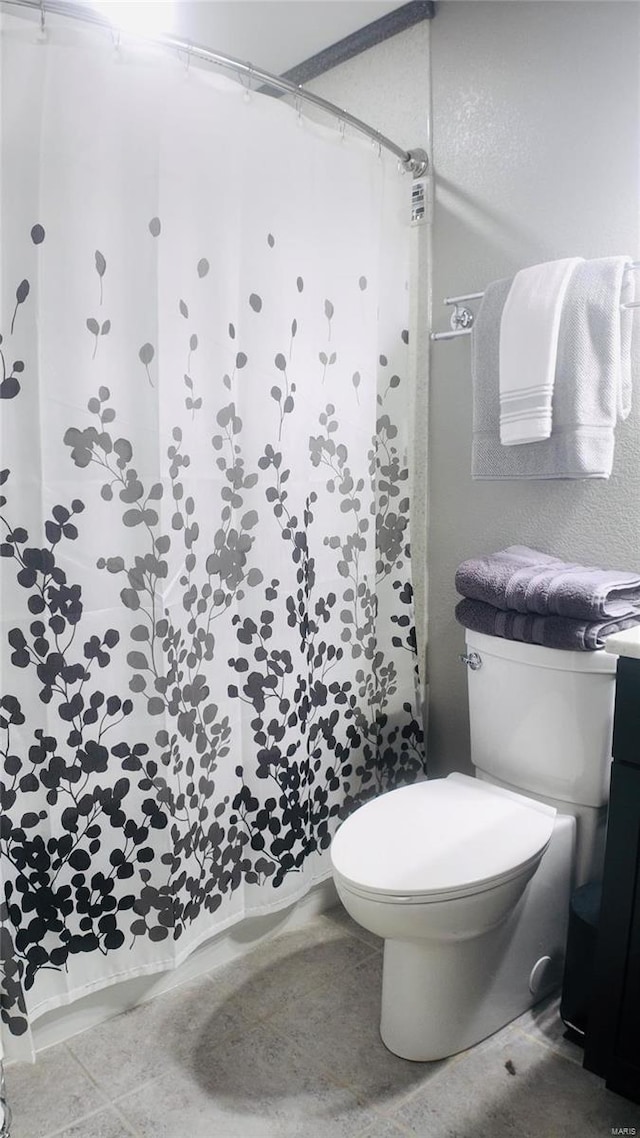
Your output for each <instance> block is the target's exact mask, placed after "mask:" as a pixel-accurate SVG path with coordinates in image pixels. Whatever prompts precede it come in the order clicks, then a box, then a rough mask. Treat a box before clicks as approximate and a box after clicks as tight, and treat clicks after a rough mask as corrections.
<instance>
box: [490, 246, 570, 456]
mask: <svg viewBox="0 0 640 1138" xmlns="http://www.w3.org/2000/svg"><path fill="white" fill-rule="evenodd" d="M581 261H582V258H581V257H567V258H565V259H564V260H562V261H546V262H545V263H544V264H542V265H533V266H532V267H531V268H529V269H522V270H521V271H520V272H519V273H516V275H515V277H514V278H513V283H512V285H511V288H510V290H509V295H508V296H507V300H506V303H505V306H504V310H503V313H502V320H501V323H500V442H501V443H502V445H503V446H520V445H521V444H522V443H532V442H537V441H538V440H539V439H548V438H549V436H550V434H551V403H552V398H553V385H554V378H555V370H556V357H557V352H558V334H559V331H560V318H561V315H562V305H563V301H564V297H565V293H566V291H567V287H568V284H569V281H570V280H571V276H572V274H573V272H574V270H575V268H576V266H577V265H579V264H580V263H581Z"/></svg>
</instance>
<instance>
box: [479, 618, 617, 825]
mask: <svg viewBox="0 0 640 1138" xmlns="http://www.w3.org/2000/svg"><path fill="white" fill-rule="evenodd" d="M466 644H467V651H468V653H471V652H476V653H477V654H478V656H479V657H480V660H481V665H480V667H479V668H477V669H476V670H472V669H471V668H469V669H468V679H469V717H470V726H471V761H472V763H473V765H474V766H475V767H476V768H477V769H478V772H482V773H484V774H486V775H488V776H489V777H490V778H497V779H500V780H502V781H503V782H507V783H509V785H510V786H513V787H516V788H518V789H521V790H523V791H525V792H526V791H529V792H530V793H532V794H540V795H544V796H546V797H549V798H559V799H562V800H563V801H565V802H572V803H579V804H581V805H584V806H602V805H604V804H605V803H606V802H607V800H608V797H609V776H610V771H609V767H610V764H611V739H612V734H613V705H614V698H615V680H616V664H617V657H616V656H613V655H611V654H610V653H608V652H604V651H598V652H565V651H560V650H559V649H556V648H540V647H538V646H537V645H535V644H520V643H517V642H516V641H513V640H503V639H501V638H500V637H496V636H485V635H483V634H482V633H478V632H471V631H467V633H466Z"/></svg>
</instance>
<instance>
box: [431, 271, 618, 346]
mask: <svg viewBox="0 0 640 1138" xmlns="http://www.w3.org/2000/svg"><path fill="white" fill-rule="evenodd" d="M638 269H640V261H629V264H628V265H627V267H626V269H625V272H633V271H636V270H638ZM483 296H484V293H483V292H467V293H465V294H464V295H463V296H445V298H444V300H443V302H442V303H443V304H452V305H453V312H452V313H451V331H449V332H431V333H430V335H429V339H430V340H455V339H456V337H457V336H470V335H471V329H472V328H473V321H474V319H475V315H474V313H473V312H472V311H471V309H470V308H467V307H466V304H467V302H468V301H470V300H481V299H482V297H483ZM620 307H621V308H640V300H630V301H628V302H627V303H626V304H621V305H620Z"/></svg>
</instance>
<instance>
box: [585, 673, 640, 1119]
mask: <svg viewBox="0 0 640 1138" xmlns="http://www.w3.org/2000/svg"><path fill="white" fill-rule="evenodd" d="M636 690H638V689H636ZM636 698H637V697H636ZM624 737H625V739H629V738H630V736H629V735H627V734H626V732H625V735H624ZM637 745H638V744H637V739H636V740H635V746H636V749H637ZM614 751H615V747H614ZM616 758H617V756H616ZM593 989H594V990H593V1002H592V1008H591V1012H590V1015H589V1026H588V1030H587V1039H586V1046H585V1062H584V1065H585V1067H587V1068H588V1069H589V1070H591V1071H595V1072H596V1073H597V1074H599V1075H601V1076H603V1077H604V1078H605V1079H606V1080H607V1086H608V1087H610V1088H611V1090H614V1091H618V1092H619V1093H620V1094H623V1095H626V1096H627V1097H628V1098H630V1099H632V1101H633V1102H640V766H635V765H634V766H631V765H627V763H624V762H618V761H614V763H613V767H612V770H611V797H610V803H609V827H608V831H607V851H606V857H605V869H604V881H603V889H602V908H601V912H600V922H599V930H598V944H597V950H596V960H595V967H594V985H593Z"/></svg>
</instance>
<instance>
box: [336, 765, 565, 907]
mask: <svg viewBox="0 0 640 1138" xmlns="http://www.w3.org/2000/svg"><path fill="white" fill-rule="evenodd" d="M555 817H556V811H555V809H554V808H553V807H552V806H547V805H546V804H545V803H542V802H538V801H536V800H535V799H529V798H525V797H524V796H523V795H521V794H516V793H514V792H512V791H509V790H505V789H503V788H502V787H497V786H493V785H492V784H490V783H486V782H482V781H480V780H478V779H475V778H470V777H469V776H468V775H461V774H452V775H449V776H448V778H443V779H432V780H431V781H426V782H422V783H415V784H413V785H412V786H408V787H402V788H401V789H399V790H393V791H390V792H389V793H387V794H383V795H381V796H380V797H379V798H376V799H373V800H372V801H370V802H367V803H366V804H365V805H364V806H361V807H360V808H359V809H358V810H356V811H355V813H354V814H352V815H351V817H350V818H348V819H347V820H346V822H344V823H343V825H342V826H341V827H340V829H339V830H338V832H337V833H336V835H335V837H334V839H333V842H332V845H331V860H332V863H333V869H334V873H335V875H336V878H337V879H338V880H339V881H340V882H341V883H342V884H343V885H344V887H345V888H347V889H350V890H351V891H352V892H354V893H357V894H360V895H362V896H366V897H370V898H372V899H373V898H376V899H377V900H379V901H383V902H388V903H393V902H395V903H409V904H411V903H428V902H435V901H447V900H455V899H456V898H462V897H469V896H472V895H473V894H475V893H482V892H485V891H486V890H489V889H492V888H495V887H496V886H497V885H500V884H503V883H505V882H507V881H509V880H511V879H513V878H516V877H519V876H521V875H522V874H524V873H526V872H527V871H528V870H530V869H531V867H532V866H533V865H535V864H536V863H537V861H538V860H539V859H540V857H541V856H542V853H543V852H544V850H545V848H546V846H547V845H548V843H549V840H550V838H551V834H552V831H553V826H554V821H555Z"/></svg>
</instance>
